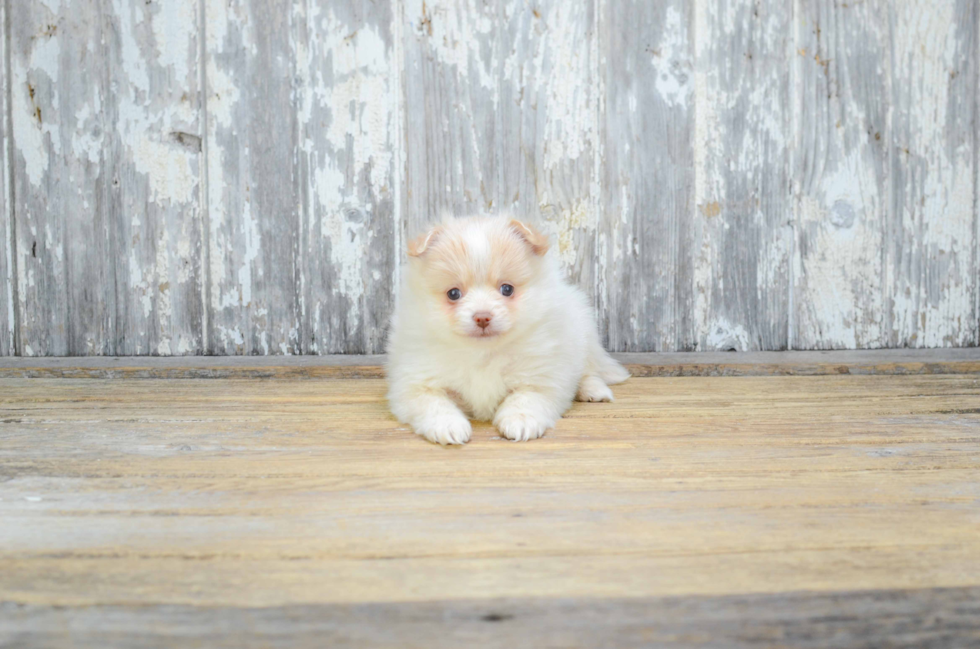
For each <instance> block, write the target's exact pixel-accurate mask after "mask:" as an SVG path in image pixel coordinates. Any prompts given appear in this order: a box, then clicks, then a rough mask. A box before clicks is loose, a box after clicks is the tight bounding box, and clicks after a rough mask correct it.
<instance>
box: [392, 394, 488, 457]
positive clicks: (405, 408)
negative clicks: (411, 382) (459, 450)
mask: <svg viewBox="0 0 980 649" xmlns="http://www.w3.org/2000/svg"><path fill="white" fill-rule="evenodd" d="M389 398H390V400H391V411H392V412H393V413H395V416H396V417H398V419H399V420H400V421H403V422H404V423H406V424H408V425H409V426H411V427H412V429H413V430H414V431H415V432H416V433H417V434H419V435H421V436H422V437H424V438H426V439H427V440H429V441H430V442H435V443H436V444H442V445H447V444H465V443H466V442H468V441H470V435H471V434H472V432H473V428H472V426H470V421H469V419H467V418H466V415H464V414H463V412H462V411H461V410H460V409H459V407H458V406H457V405H456V404H455V403H453V401H452V399H450V398H449V397H448V396H447V395H446V393H445V392H443V391H441V390H430V389H414V390H407V391H406V392H405V393H402V394H400V395H399V396H398V397H395V396H392V395H389Z"/></svg>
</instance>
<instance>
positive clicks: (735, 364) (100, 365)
mask: <svg viewBox="0 0 980 649" xmlns="http://www.w3.org/2000/svg"><path fill="white" fill-rule="evenodd" d="M614 356H615V357H616V358H617V359H619V360H620V362H622V363H623V364H624V365H626V367H627V368H629V370H630V372H632V373H633V375H634V376H645V377H650V376H821V375H832V374H858V375H880V374H885V375H889V374H980V348H976V347H970V348H956V349H882V350H863V351H786V352H687V353H664V354H614ZM384 360H385V357H384V356H380V355H378V356H182V357H154V356H128V357H127V356H114V357H108V356H99V357H91V356H88V357H58V358H19V357H5V358H0V378H69V379H78V378H94V379H137V378H144V379H350V378H381V377H383V376H384Z"/></svg>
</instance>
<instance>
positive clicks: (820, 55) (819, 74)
mask: <svg viewBox="0 0 980 649" xmlns="http://www.w3.org/2000/svg"><path fill="white" fill-rule="evenodd" d="M886 4H887V3H879V2H865V3H838V2H831V1H830V0H802V1H801V2H800V5H799V9H800V15H799V16H798V17H797V19H796V20H797V25H796V26H795V28H796V30H797V33H798V36H799V38H798V42H797V44H796V48H797V50H796V54H795V59H796V61H795V66H796V68H797V70H798V71H799V76H798V83H797V85H796V91H797V92H799V95H798V96H796V97H795V98H794V101H795V103H796V106H797V107H796V109H795V110H796V111H798V115H799V117H798V129H799V130H798V133H799V139H798V141H797V153H798V155H797V156H796V158H797V164H796V167H795V169H794V171H795V174H796V181H797V183H798V192H799V193H798V195H797V199H796V200H797V205H796V209H797V215H798V224H797V229H796V245H795V249H794V252H795V254H794V259H793V264H794V272H793V277H794V286H793V287H792V290H793V291H794V295H793V309H794V313H793V316H794V318H793V320H794V330H793V331H792V332H791V338H792V339H791V346H792V347H794V348H797V349H855V348H868V347H881V346H883V345H885V344H886V340H885V335H884V334H885V322H884V317H883V314H884V303H885V300H886V297H887V289H886V286H885V282H884V263H885V256H884V252H885V234H886V224H887V218H888V213H889V174H890V171H891V170H890V168H889V152H888V149H889V145H888V142H889V136H890V130H889V123H888V111H889V107H890V106H891V102H890V101H889V98H888V95H889V90H890V87H891V85H890V83H889V77H888V74H889V70H890V65H889V48H890V45H889V27H888V18H887V6H885V5H886Z"/></svg>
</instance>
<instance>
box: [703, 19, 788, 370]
mask: <svg viewBox="0 0 980 649" xmlns="http://www.w3.org/2000/svg"><path fill="white" fill-rule="evenodd" d="M694 13H695V34H696V64H695V84H694V85H695V95H696V111H697V117H696V133H695V139H694V141H695V144H694V156H695V165H694V167H695V210H692V213H693V219H694V229H695V241H696V243H695V248H696V250H695V261H694V290H695V307H694V311H695V326H696V339H697V344H698V349H702V350H726V349H736V350H756V349H785V348H786V346H787V343H788V327H789V287H790V280H789V274H790V263H789V262H790V256H791V249H792V243H793V231H792V222H793V216H792V215H793V205H792V198H791V189H790V171H789V170H790V164H791V160H790V147H791V143H792V137H791V123H790V58H789V50H790V48H791V47H792V44H793V43H792V19H791V17H792V4H791V3H787V2H777V1H772V2H759V1H756V0H697V2H696V4H695V12H694Z"/></svg>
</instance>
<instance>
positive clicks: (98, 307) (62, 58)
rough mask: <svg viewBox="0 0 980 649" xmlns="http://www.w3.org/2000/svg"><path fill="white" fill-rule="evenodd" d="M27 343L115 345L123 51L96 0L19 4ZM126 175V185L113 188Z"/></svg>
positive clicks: (71, 350) (22, 291)
mask: <svg viewBox="0 0 980 649" xmlns="http://www.w3.org/2000/svg"><path fill="white" fill-rule="evenodd" d="M8 10H9V11H10V12H11V13H10V17H9V22H10V25H11V34H10V37H11V42H10V58H11V61H10V65H11V78H10V85H11V118H12V123H13V155H12V157H13V186H14V187H13V191H14V196H16V204H15V205H14V206H13V210H14V218H15V219H16V221H17V223H16V228H15V231H16V236H17V241H16V243H15V245H14V248H15V250H16V254H17V259H16V267H17V271H18V275H17V294H18V305H17V308H18V311H19V327H20V331H19V335H20V340H21V347H20V350H19V352H20V353H21V354H24V355H27V356H33V355H41V356H46V355H67V354H106V353H112V351H113V349H114V346H115V345H114V343H115V340H116V333H117V332H116V329H115V325H116V322H115V317H114V316H115V313H116V293H115V286H116V284H117V281H118V272H117V271H118V267H117V265H116V264H115V263H112V259H113V255H114V253H115V250H114V248H113V240H112V236H111V231H112V223H111V217H110V214H109V209H108V205H109V203H110V201H111V197H110V195H111V193H112V192H114V191H116V190H117V188H118V179H114V178H113V170H112V160H111V157H110V156H111V148H112V147H111V143H110V139H111V137H112V133H111V131H112V128H113V125H112V124H111V122H110V121H109V120H110V119H111V117H110V115H109V114H108V112H107V111H105V110H103V108H104V107H105V105H106V104H108V102H110V101H111V97H110V94H109V91H108V87H107V85H108V74H109V67H108V66H109V59H110V57H111V56H112V54H111V52H109V51H108V50H107V48H106V47H105V46H104V44H103V40H102V39H103V28H104V21H105V20H106V16H105V15H104V12H103V6H102V4H101V3H99V2H96V1H95V0H74V1H73V2H70V3H64V4H61V3H52V4H51V5H50V6H49V5H48V4H43V3H39V2H15V3H8ZM114 180H115V182H116V185H115V186H114V185H113V181H114Z"/></svg>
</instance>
